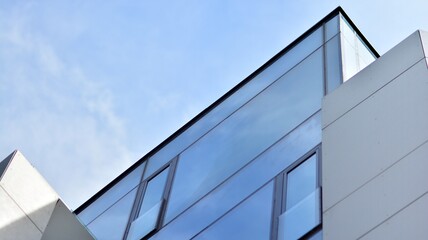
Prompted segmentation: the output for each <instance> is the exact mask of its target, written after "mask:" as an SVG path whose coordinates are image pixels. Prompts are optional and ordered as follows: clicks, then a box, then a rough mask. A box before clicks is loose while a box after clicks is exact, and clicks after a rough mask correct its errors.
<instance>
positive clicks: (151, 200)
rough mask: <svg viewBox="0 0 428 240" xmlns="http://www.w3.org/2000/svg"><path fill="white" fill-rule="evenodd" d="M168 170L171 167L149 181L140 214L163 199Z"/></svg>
mask: <svg viewBox="0 0 428 240" xmlns="http://www.w3.org/2000/svg"><path fill="white" fill-rule="evenodd" d="M168 170H169V167H168V168H166V169H165V170H163V171H162V172H160V173H159V174H158V175H156V176H155V177H154V178H152V179H151V180H150V181H148V183H147V188H146V190H145V192H144V197H143V203H142V204H141V208H140V212H139V213H138V216H141V215H143V214H145V213H146V212H147V211H148V210H149V209H151V208H152V207H153V206H155V205H156V204H158V203H159V202H160V201H161V200H162V198H163V193H164V190H165V184H166V180H167V178H168V172H169V171H168Z"/></svg>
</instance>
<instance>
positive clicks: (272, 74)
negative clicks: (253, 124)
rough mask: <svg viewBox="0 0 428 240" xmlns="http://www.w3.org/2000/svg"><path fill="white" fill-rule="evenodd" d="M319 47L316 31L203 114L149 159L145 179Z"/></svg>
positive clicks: (319, 31) (317, 32) (318, 33)
mask: <svg viewBox="0 0 428 240" xmlns="http://www.w3.org/2000/svg"><path fill="white" fill-rule="evenodd" d="M322 44H323V35H322V28H320V29H317V30H316V31H314V32H313V33H311V34H310V35H309V36H308V37H306V38H305V39H303V40H302V42H300V43H299V44H297V45H296V46H295V47H294V48H292V49H290V50H289V51H288V52H287V53H285V54H284V55H283V56H282V57H280V58H279V59H278V60H276V61H275V62H274V63H273V64H271V65H270V66H269V67H268V68H267V69H265V70H264V71H262V72H261V73H259V74H258V75H257V76H255V77H254V78H253V79H252V80H251V81H249V82H248V83H247V84H245V85H244V86H242V87H241V88H240V89H239V90H238V91H237V92H235V93H234V94H233V95H231V96H230V97H228V98H227V99H226V100H224V101H223V102H222V103H221V104H220V105H218V106H216V107H215V108H214V109H213V110H211V111H210V112H209V113H207V115H205V116H204V117H202V118H201V119H200V120H198V121H197V122H195V123H194V124H193V125H192V126H191V127H189V128H188V129H187V130H186V131H184V132H183V133H182V134H180V135H179V136H178V137H176V138H175V139H174V140H172V141H171V142H170V143H169V144H168V145H166V146H165V147H163V148H162V149H161V150H159V151H158V152H157V153H156V154H155V155H153V156H152V157H151V158H150V159H149V161H148V164H147V170H146V173H145V174H144V176H145V178H146V177H149V176H150V175H151V174H153V173H154V172H155V171H156V170H158V169H159V168H160V167H161V166H163V165H164V164H166V163H167V162H168V161H169V160H171V159H172V158H174V157H175V156H177V155H178V154H179V153H180V152H182V151H183V150H184V149H185V148H187V147H188V146H190V144H192V143H193V142H195V141H196V140H197V139H199V138H200V137H201V136H202V135H204V134H205V133H207V132H208V131H209V130H210V129H212V128H213V127H214V126H216V125H217V124H219V123H220V122H221V121H223V120H224V119H225V118H227V117H228V116H229V115H230V114H232V113H233V112H234V111H236V110H237V109H238V108H239V107H241V106H242V105H244V104H245V103H246V102H248V101H249V100H250V99H251V98H253V97H254V96H255V95H256V94H258V93H259V92H260V91H262V90H263V89H265V88H266V87H267V86H269V85H270V84H271V83H273V82H274V81H275V80H277V79H278V78H279V77H281V76H282V75H283V74H285V73H286V72H288V71H289V70H290V69H292V68H293V67H294V66H296V65H297V64H298V63H299V62H301V61H302V60H303V59H305V58H306V57H307V56H308V55H310V54H311V53H312V52H314V51H315V50H316V49H317V48H319V47H320V46H321V45H322Z"/></svg>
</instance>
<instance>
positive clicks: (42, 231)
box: [0, 184, 43, 235]
mask: <svg viewBox="0 0 428 240" xmlns="http://www.w3.org/2000/svg"><path fill="white" fill-rule="evenodd" d="M0 187H1V188H2V189H3V191H4V192H5V193H6V194H7V196H9V198H10V199H12V201H13V202H14V203H15V205H16V206H17V207H18V208H19V209H20V210H21V211H22V212H23V213H24V215H25V216H26V217H27V218H28V219H29V220H30V221H31V223H33V225H34V226H35V227H36V228H37V230H39V232H40V233H41V234H42V235H43V231H42V230H41V229H40V228H39V227H38V226H37V224H36V223H35V222H34V221H33V219H31V217H30V216H29V215H28V214H27V213H26V212H25V211H24V209H22V208H21V206H19V204H18V203H17V202H16V201H15V199H14V198H13V197H12V196H11V195H10V194H9V192H8V191H7V190H6V189H5V188H4V187H3V185H1V184H0Z"/></svg>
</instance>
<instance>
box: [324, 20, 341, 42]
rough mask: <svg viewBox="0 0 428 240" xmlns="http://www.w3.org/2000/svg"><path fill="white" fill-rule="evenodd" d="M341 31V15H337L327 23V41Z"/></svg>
mask: <svg viewBox="0 0 428 240" xmlns="http://www.w3.org/2000/svg"><path fill="white" fill-rule="evenodd" d="M338 33H339V16H335V17H333V18H332V19H330V20H329V21H328V22H327V23H326V24H325V41H326V42H327V41H328V40H330V38H332V37H334V36H335V35H336V34H338Z"/></svg>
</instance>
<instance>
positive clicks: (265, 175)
mask: <svg viewBox="0 0 428 240" xmlns="http://www.w3.org/2000/svg"><path fill="white" fill-rule="evenodd" d="M320 142H321V116H320V113H318V114H316V115H314V116H312V117H311V118H310V119H308V120H307V121H306V122H304V123H303V124H302V125H301V126H299V127H298V128H296V129H295V130H293V131H292V132H291V133H290V134H288V135H287V136H285V137H284V138H283V139H281V140H280V141H279V142H277V143H276V144H275V145H274V146H272V147H271V148H269V149H268V150H267V151H266V152H264V153H263V154H262V155H260V156H259V157H257V159H255V160H254V161H253V162H251V163H250V164H248V165H247V166H246V167H245V168H243V169H242V170H241V171H239V172H238V173H237V174H235V175H233V176H232V177H231V178H229V179H228V180H227V181H226V182H224V183H222V184H221V185H220V186H219V187H218V188H216V189H214V190H213V191H212V192H211V193H210V194H208V195H207V196H205V197H204V198H202V199H201V200H200V201H198V202H197V203H196V204H195V205H193V206H192V207H190V208H189V209H188V210H187V211H186V212H184V213H183V214H181V215H179V217H178V218H176V219H174V220H173V221H172V222H170V223H169V224H168V225H167V226H165V227H164V228H163V229H161V230H160V231H159V232H158V233H157V234H156V235H155V236H153V237H152V239H190V238H191V237H192V236H194V235H195V234H196V233H198V232H199V231H201V230H202V229H204V228H205V227H207V226H208V225H209V224H211V223H212V222H213V221H215V220H216V219H217V218H219V217H220V216H222V215H223V214H225V213H226V212H227V211H229V210H230V209H232V207H233V206H235V205H236V204H238V203H239V202H240V201H242V200H243V199H244V198H246V197H248V196H249V195H250V194H251V193H253V192H254V191H256V189H258V188H260V187H261V186H263V184H265V183H266V182H268V181H269V180H271V179H272V178H273V177H274V176H276V175H278V174H279V173H280V172H282V171H283V170H284V169H285V168H287V167H288V166H289V165H290V164H292V163H293V162H295V161H296V160H297V159H299V158H300V157H301V156H303V155H304V154H306V153H307V152H308V151H310V150H311V149H313V148H314V147H315V146H316V145H318V144H319V143H320Z"/></svg>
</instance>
